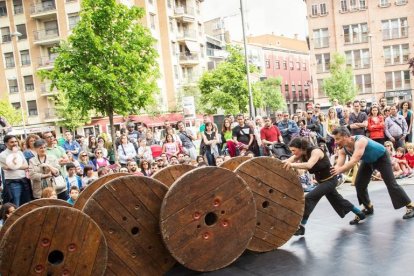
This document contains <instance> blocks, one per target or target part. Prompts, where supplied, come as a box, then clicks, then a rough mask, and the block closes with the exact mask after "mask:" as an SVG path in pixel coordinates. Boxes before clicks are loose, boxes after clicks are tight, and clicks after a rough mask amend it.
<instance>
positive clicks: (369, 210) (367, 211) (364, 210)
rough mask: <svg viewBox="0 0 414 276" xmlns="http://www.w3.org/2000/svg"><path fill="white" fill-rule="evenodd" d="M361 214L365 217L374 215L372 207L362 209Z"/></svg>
mask: <svg viewBox="0 0 414 276" xmlns="http://www.w3.org/2000/svg"><path fill="white" fill-rule="evenodd" d="M362 212H363V213H364V214H365V215H366V216H370V215H373V214H374V206H371V207H364V209H362Z"/></svg>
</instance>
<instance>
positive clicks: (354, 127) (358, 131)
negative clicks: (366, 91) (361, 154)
mask: <svg viewBox="0 0 414 276" xmlns="http://www.w3.org/2000/svg"><path fill="white" fill-rule="evenodd" d="M353 106H354V112H352V113H351V114H350V115H349V127H350V129H351V135H365V128H366V127H367V126H368V116H367V114H366V113H364V112H361V105H360V103H359V101H358V100H355V101H354V102H353Z"/></svg>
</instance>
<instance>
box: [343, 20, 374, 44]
mask: <svg viewBox="0 0 414 276" xmlns="http://www.w3.org/2000/svg"><path fill="white" fill-rule="evenodd" d="M343 30H344V41H345V44H353V43H365V42H368V24H367V23H361V24H353V25H345V26H343Z"/></svg>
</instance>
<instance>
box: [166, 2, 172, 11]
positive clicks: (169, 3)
mask: <svg viewBox="0 0 414 276" xmlns="http://www.w3.org/2000/svg"><path fill="white" fill-rule="evenodd" d="M171 2H172V1H171V0H168V1H167V5H168V8H170V9H171V8H172V3H171Z"/></svg>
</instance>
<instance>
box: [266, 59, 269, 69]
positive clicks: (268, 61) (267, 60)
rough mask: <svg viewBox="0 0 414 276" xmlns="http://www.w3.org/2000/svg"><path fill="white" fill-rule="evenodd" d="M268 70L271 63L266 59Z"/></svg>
mask: <svg viewBox="0 0 414 276" xmlns="http://www.w3.org/2000/svg"><path fill="white" fill-rule="evenodd" d="M266 68H267V69H269V68H270V61H269V60H268V59H266Z"/></svg>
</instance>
